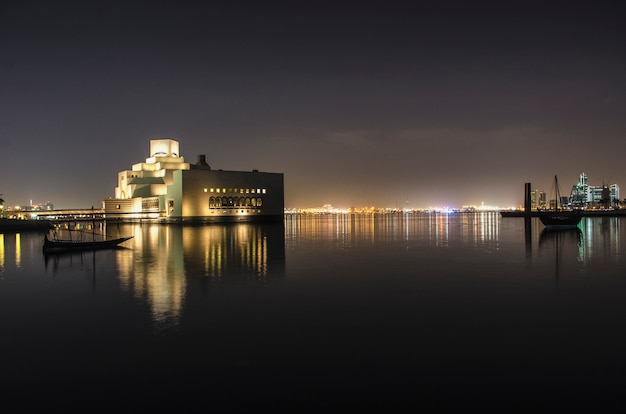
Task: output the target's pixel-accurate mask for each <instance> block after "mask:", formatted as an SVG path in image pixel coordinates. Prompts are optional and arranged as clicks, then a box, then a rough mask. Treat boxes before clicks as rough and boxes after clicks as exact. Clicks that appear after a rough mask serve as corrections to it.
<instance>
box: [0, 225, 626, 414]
mask: <svg viewBox="0 0 626 414" xmlns="http://www.w3.org/2000/svg"><path fill="white" fill-rule="evenodd" d="M624 220H626V219H622V218H585V219H583V222H582V223H581V225H580V231H562V232H546V231H545V230H544V229H543V226H542V225H541V223H540V222H538V221H536V219H532V221H531V222H530V223H529V225H528V226H525V222H524V219H521V218H505V219H502V218H500V216H499V215H498V214H496V213H477V214H454V215H435V214H431V215H428V214H419V215H380V216H373V215H372V216H356V217H355V216H352V215H345V216H344V215H339V216H336V215H325V216H296V215H294V216H286V219H285V223H284V226H283V225H280V224H279V225H254V224H241V225H239V224H236V225H224V226H222V225H211V226H204V227H179V226H175V227H170V226H158V225H139V224H134V225H119V226H118V225H115V226H113V225H109V227H108V228H107V232H108V233H109V234H111V235H113V236H118V235H129V234H130V235H134V236H135V237H134V239H132V240H131V241H129V242H127V243H125V247H126V248H124V249H120V250H108V251H99V252H95V253H94V252H85V253H75V254H64V255H55V256H49V257H44V255H43V254H42V252H41V242H42V234H39V233H22V234H4V235H2V234H0V327H1V329H2V334H1V337H0V378H1V379H0V390H1V392H2V396H3V397H2V400H3V402H4V404H5V405H12V406H17V407H22V408H24V411H29V410H32V408H33V407H35V406H38V407H45V408H48V409H50V408H52V407H66V408H70V409H71V408H74V409H76V410H81V411H85V410H90V411H91V410H93V409H96V408H110V409H115V410H117V411H139V410H145V409H153V408H168V409H169V408H173V409H178V410H185V409H187V408H190V407H198V408H199V409H201V410H202V411H211V410H212V411H218V412H226V411H231V410H232V411H239V410H241V411H260V410H261V409H275V410H279V409H283V410H284V409H289V410H290V411H295V412H298V411H303V410H304V409H307V410H309V409H310V410H313V411H318V412H336V411H340V412H345V411H349V410H350V411H351V410H352V409H353V408H380V409H383V408H384V409H386V410H387V411H392V412H398V411H403V410H404V409H409V410H410V409H413V408H429V409H433V410H435V411H442V410H449V409H457V410H458V411H465V410H467V409H468V408H471V407H479V408H483V409H493V410H498V411H514V410H516V409H524V410H529V411H544V410H545V411H548V410H554V409H563V408H568V409H569V408H574V407H577V408H586V409H588V410H590V411H591V410H593V411H597V410H598V409H602V408H603V407H608V405H609V404H610V403H615V402H619V403H620V405H621V398H620V396H621V394H622V393H623V389H624V386H625V385H626V384H625V381H624V378H625V375H626V374H625V373H626V351H625V350H626V336H625V335H624V333H623V331H624V328H625V326H626V300H625V298H626V245H623V244H622V240H626V238H625V234H624V232H626V222H625V221H624ZM81 401H83V402H81ZM84 404H86V405H84ZM81 407H82V408H81Z"/></svg>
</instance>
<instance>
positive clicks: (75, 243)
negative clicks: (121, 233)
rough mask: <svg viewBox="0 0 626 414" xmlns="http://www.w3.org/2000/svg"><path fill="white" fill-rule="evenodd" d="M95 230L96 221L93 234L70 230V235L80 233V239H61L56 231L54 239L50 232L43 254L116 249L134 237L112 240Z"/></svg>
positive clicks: (93, 225) (92, 230)
mask: <svg viewBox="0 0 626 414" xmlns="http://www.w3.org/2000/svg"><path fill="white" fill-rule="evenodd" d="M92 216H93V215H92ZM94 228H95V219H94V221H93V223H92V226H91V232H86V231H83V230H72V229H68V231H69V234H70V235H71V234H72V233H73V232H78V234H79V235H80V236H79V237H69V238H59V236H58V235H57V232H56V229H55V230H53V231H52V234H53V237H50V235H49V232H48V233H46V235H45V236H44V239H43V252H44V254H47V253H59V252H71V251H84V250H101V249H112V248H115V247H119V245H120V244H122V243H124V242H125V241H127V240H130V239H132V238H133V237H134V236H126V237H118V238H114V239H110V238H107V237H106V236H105V235H96V233H95V231H94Z"/></svg>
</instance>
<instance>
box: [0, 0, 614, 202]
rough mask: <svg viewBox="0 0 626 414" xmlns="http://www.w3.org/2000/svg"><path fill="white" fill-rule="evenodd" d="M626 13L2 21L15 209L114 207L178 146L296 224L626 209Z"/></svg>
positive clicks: (121, 11) (610, 7) (6, 141)
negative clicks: (533, 198) (551, 199)
mask: <svg viewBox="0 0 626 414" xmlns="http://www.w3.org/2000/svg"><path fill="white" fill-rule="evenodd" d="M625 39H626V25H625V24H624V13H623V11H622V10H621V8H620V7H619V2H604V1H593V2H591V1H587V2H576V1H574V2H572V1H559V2H550V1H541V2H534V1H498V2H480V1H477V2H443V1H441V2H434V1H433V2H420V1H413V2H394V1H380V2H375V1H364V2H353V1H350V2H339V1H335V2H325V1H320V2H313V1H301V2H299V1H291V2H273V1H256V2H243V1H241V2H240V1H223V2H222V1H220V2H211V1H207V2H196V1H194V2H188V3H186V2H185V1H176V2H173V1H172V2H157V1H154V2H130V1H129V2H109V1H93V2H91V1H89V2H64V1H48V2H32V1H12V0H8V1H7V0H3V1H2V3H0V151H1V152H0V193H1V194H3V195H2V198H3V199H4V200H5V201H6V203H7V204H9V205H25V204H28V203H29V201H30V200H32V201H33V203H38V202H45V201H51V202H53V203H54V204H55V207H57V208H70V207H87V208H88V207H91V206H92V205H94V206H96V207H99V206H100V205H101V202H102V200H103V199H105V198H107V197H112V196H113V194H114V187H115V185H116V183H117V173H118V171H121V170H124V169H129V168H130V167H131V166H132V164H134V163H137V162H141V161H143V160H145V158H146V157H148V156H149V141H150V139H156V138H165V137H167V138H172V139H176V140H178V141H179V142H180V146H181V154H182V155H183V156H184V157H185V159H186V160H187V161H189V162H192V163H193V162H195V161H196V159H197V156H198V154H205V155H206V159H207V161H208V163H209V164H210V165H211V167H212V168H214V169H224V170H252V169H259V170H261V171H268V172H281V173H284V175H285V204H286V207H315V206H321V205H323V204H332V205H333V206H336V207H350V206H357V207H360V206H366V205H374V206H378V207H403V206H408V207H429V206H451V207H458V206H462V205H471V204H474V205H478V204H480V203H481V202H484V203H485V204H487V205H499V206H508V205H518V204H521V203H522V198H523V192H524V183H525V182H531V183H532V184H533V187H534V188H537V189H543V190H545V191H547V192H549V191H550V188H551V187H550V186H551V181H552V178H553V176H554V174H558V176H559V182H560V183H561V188H562V189H563V188H565V189H567V190H569V189H570V188H571V185H572V184H574V183H575V182H576V180H577V179H578V175H579V173H581V172H586V173H587V174H588V176H589V182H590V184H597V185H601V184H602V183H603V182H604V183H607V184H613V183H617V184H618V185H620V186H621V187H622V195H621V198H625V197H626V162H625V155H626V139H625V138H626V134H625V132H626V125H625V120H626V95H625V92H626V70H625V69H626V56H625V53H626V48H625Z"/></svg>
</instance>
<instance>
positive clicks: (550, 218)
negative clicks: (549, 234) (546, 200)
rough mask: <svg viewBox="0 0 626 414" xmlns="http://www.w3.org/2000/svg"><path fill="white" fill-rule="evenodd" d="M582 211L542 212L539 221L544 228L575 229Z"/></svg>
mask: <svg viewBox="0 0 626 414" xmlns="http://www.w3.org/2000/svg"><path fill="white" fill-rule="evenodd" d="M582 216H583V215H582V210H564V211H542V212H540V213H539V219H540V220H541V222H542V223H543V224H544V225H545V226H546V227H577V226H578V223H580V220H581V219H582Z"/></svg>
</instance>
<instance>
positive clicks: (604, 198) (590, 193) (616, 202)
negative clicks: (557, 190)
mask: <svg viewBox="0 0 626 414" xmlns="http://www.w3.org/2000/svg"><path fill="white" fill-rule="evenodd" d="M625 201H626V200H625ZM530 203H531V208H532V209H539V210H541V209H546V208H555V207H556V199H551V200H548V199H547V197H546V193H545V192H544V191H538V190H535V191H532V192H531V194H530ZM559 205H560V206H562V207H570V208H594V209H598V208H600V209H608V208H618V207H620V206H621V205H622V201H621V200H620V194H619V186H618V185H617V184H611V185H606V184H602V185H590V184H589V182H588V178H587V174H586V173H584V172H583V173H581V174H580V175H579V177H578V182H577V183H576V184H574V185H573V186H572V189H571V191H570V193H569V195H560V199H559Z"/></svg>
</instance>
